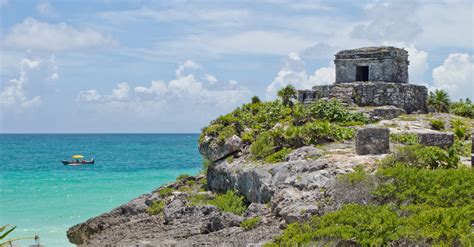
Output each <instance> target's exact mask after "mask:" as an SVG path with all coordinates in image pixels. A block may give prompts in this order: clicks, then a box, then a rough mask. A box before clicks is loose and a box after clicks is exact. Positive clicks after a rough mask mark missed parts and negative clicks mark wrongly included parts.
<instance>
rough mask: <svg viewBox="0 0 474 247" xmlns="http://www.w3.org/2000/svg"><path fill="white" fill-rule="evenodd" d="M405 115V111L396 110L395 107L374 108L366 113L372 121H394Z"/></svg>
mask: <svg viewBox="0 0 474 247" xmlns="http://www.w3.org/2000/svg"><path fill="white" fill-rule="evenodd" d="M405 113H406V111H405V110H404V109H401V108H398V107H396V106H381V107H375V108H373V109H370V110H369V111H368V112H367V114H368V115H369V117H370V119H371V120H373V121H379V120H388V119H394V118H396V117H398V116H400V115H402V114H405Z"/></svg>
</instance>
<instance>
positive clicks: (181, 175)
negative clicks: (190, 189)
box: [176, 174, 191, 181]
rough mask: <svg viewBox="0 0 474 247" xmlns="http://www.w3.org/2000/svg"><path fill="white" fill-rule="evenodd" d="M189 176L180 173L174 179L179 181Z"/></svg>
mask: <svg viewBox="0 0 474 247" xmlns="http://www.w3.org/2000/svg"><path fill="white" fill-rule="evenodd" d="M190 177H191V176H190V175H188V174H180V175H179V176H178V177H177V178H176V181H181V180H185V179H188V178H190Z"/></svg>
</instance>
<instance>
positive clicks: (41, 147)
mask: <svg viewBox="0 0 474 247" xmlns="http://www.w3.org/2000/svg"><path fill="white" fill-rule="evenodd" d="M197 142H198V134H0V170H1V174H0V225H5V224H10V225H15V226H17V229H16V230H15V231H14V232H13V233H12V234H11V235H9V237H15V236H22V237H25V236H34V235H35V234H37V235H39V236H40V243H41V244H43V245H45V246H46V247H49V246H72V244H70V243H69V241H68V240H67V237H66V231H67V229H68V228H69V227H71V226H73V225H74V224H77V223H80V222H84V221H85V220H87V219H88V218H90V217H94V216H98V215H99V214H101V213H104V212H107V211H109V210H111V209H113V208H115V207H117V206H119V205H121V204H123V203H125V202H127V201H129V200H131V199H133V198H135V197H137V196H139V195H140V194H143V193H149V192H151V191H152V190H153V189H155V188H157V187H158V186H160V185H163V184H166V183H169V182H171V181H173V180H174V179H175V178H176V177H177V176H178V175H180V174H184V173H186V174H190V175H195V174H197V173H199V170H200V169H201V166H202V158H201V156H200V155H199V152H198V147H197ZM73 154H82V155H84V156H85V159H89V158H90V157H94V158H95V161H96V163H95V164H94V165H91V166H75V167H74V166H65V165H63V164H62V163H61V160H63V159H69V157H70V156H71V155H73ZM18 243H19V244H21V245H22V246H28V245H30V244H33V243H34V241H20V242H18Z"/></svg>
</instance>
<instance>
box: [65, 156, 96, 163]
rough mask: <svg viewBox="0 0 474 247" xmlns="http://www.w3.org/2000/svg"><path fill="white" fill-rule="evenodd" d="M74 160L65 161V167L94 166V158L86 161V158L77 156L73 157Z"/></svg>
mask: <svg viewBox="0 0 474 247" xmlns="http://www.w3.org/2000/svg"><path fill="white" fill-rule="evenodd" d="M72 159H73V160H63V161H62V162H63V165H68V166H80V165H92V164H94V158H91V159H90V160H85V159H84V156H82V155H79V154H76V155H73V156H72Z"/></svg>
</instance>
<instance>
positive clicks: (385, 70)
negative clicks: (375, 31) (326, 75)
mask: <svg viewBox="0 0 474 247" xmlns="http://www.w3.org/2000/svg"><path fill="white" fill-rule="evenodd" d="M334 63H335V64H336V83H335V84H332V85H323V86H314V87H313V89H312V90H300V91H299V96H298V99H299V101H300V102H303V103H309V102H312V101H315V100H318V99H323V98H325V99H333V98H334V99H338V100H340V101H342V102H343V103H345V104H348V105H358V106H384V105H393V106H396V107H399V108H402V109H404V110H405V111H406V112H407V113H412V112H426V110H427V109H426V98H427V96H428V90H427V88H426V87H425V86H420V85H413V84H408V64H409V62H408V53H407V52H406V51H405V50H403V49H399V48H395V47H368V48H360V49H356V50H345V51H341V52H338V53H337V54H336V59H335V60H334Z"/></svg>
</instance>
